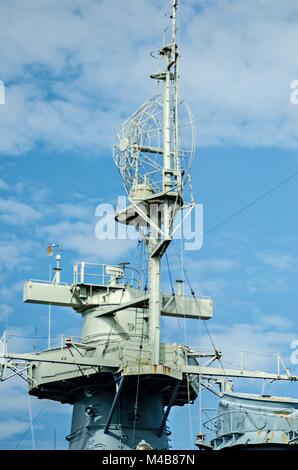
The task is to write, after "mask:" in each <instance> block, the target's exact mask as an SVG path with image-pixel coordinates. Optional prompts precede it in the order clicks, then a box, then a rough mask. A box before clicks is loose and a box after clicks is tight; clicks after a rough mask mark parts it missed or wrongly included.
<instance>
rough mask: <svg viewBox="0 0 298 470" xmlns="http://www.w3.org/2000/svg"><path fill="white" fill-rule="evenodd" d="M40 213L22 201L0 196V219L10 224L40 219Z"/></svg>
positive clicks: (24, 223)
mask: <svg viewBox="0 0 298 470" xmlns="http://www.w3.org/2000/svg"><path fill="white" fill-rule="evenodd" d="M41 217H42V214H41V213H40V212H39V211H37V210H36V209H34V208H33V207H31V206H29V205H28V204H25V203H24V202H20V201H17V200H15V199H4V198H0V220H1V221H2V222H4V223H6V224H11V225H27V224H29V223H31V222H36V221H37V220H39V219H41Z"/></svg>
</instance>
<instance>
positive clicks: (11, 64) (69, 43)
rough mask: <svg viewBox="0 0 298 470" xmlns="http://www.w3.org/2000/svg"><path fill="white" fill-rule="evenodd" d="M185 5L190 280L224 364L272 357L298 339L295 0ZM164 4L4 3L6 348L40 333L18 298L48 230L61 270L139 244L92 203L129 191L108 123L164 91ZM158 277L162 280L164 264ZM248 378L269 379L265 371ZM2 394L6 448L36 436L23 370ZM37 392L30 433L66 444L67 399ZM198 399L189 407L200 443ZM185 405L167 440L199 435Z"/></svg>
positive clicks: (1, 199)
mask: <svg viewBox="0 0 298 470" xmlns="http://www.w3.org/2000/svg"><path fill="white" fill-rule="evenodd" d="M181 3H182V6H181V11H180V20H179V40H180V44H181V54H182V61H181V62H182V63H181V65H182V77H181V94H182V95H183V96H184V97H185V99H186V100H187V101H188V102H189V103H190V104H191V107H192V109H193V112H194V115H195V119H196V123H197V137H198V149H197V154H196V159H195V163H194V167H193V171H192V177H193V186H194V191H195V195H196V199H197V200H198V201H199V202H202V203H203V204H204V231H205V239H204V246H203V248H202V249H201V250H200V251H198V252H192V253H186V255H185V266H186V268H187V270H188V272H189V277H190V280H191V283H192V285H193V287H194V289H195V291H196V293H197V294H198V295H207V296H211V297H213V299H214V305H215V312H214V313H215V317H214V319H213V320H212V321H210V322H209V323H208V326H209V328H210V330H211V332H212V336H213V338H214V341H215V343H216V345H217V347H218V348H219V349H221V350H222V351H223V352H224V353H226V356H225V357H226V364H227V365H228V364H231V365H235V366H236V365H239V358H240V355H239V352H240V350H244V351H247V353H245V358H246V361H247V362H246V364H247V365H248V366H249V367H254V368H258V369H265V370H270V369H273V370H276V360H275V357H276V353H277V352H280V354H281V355H282V356H283V359H284V361H285V362H286V363H287V364H290V356H291V353H292V350H291V342H292V341H293V340H295V339H297V338H298V329H297V318H296V316H297V315H296V312H297V301H296V292H297V271H298V263H297V258H298V255H297V253H298V250H297V248H298V236H297V233H298V221H297V212H298V208H297V205H296V201H297V196H298V190H297V178H296V179H295V176H294V175H296V172H297V171H298V169H297V161H298V160H297V147H298V106H294V105H293V104H291V102H290V94H291V88H290V85H291V82H292V81H293V80H296V79H298V63H297V43H298V4H297V2H293V1H292V0H284V1H283V2H271V1H269V0H253V1H251V0H240V1H239V0H238V1H233V0H213V1H210V0H206V1H204V0H202V1H201V0H187V1H186V0H185V1H184V2H183V1H181ZM168 5H169V2H168V0H158V1H157V0H128V1H127V2H122V1H120V0H101V1H97V0H84V1H83V0H60V1H58V0H26V1H21V0H2V1H1V4H0V43H1V47H0V63H1V67H0V79H1V80H3V81H4V82H5V84H6V104H5V105H1V106H0V224H1V225H0V226H1V238H0V279H1V283H0V321H1V322H2V324H1V330H4V328H5V324H6V323H7V324H8V329H9V335H10V342H9V348H10V350H11V351H17V352H19V351H23V352H25V351H29V350H33V349H34V348H40V349H42V348H44V347H45V345H46V342H47V339H46V337H47V308H46V307H43V306H29V305H23V304H22V284H23V281H24V280H25V279H28V278H35V279H47V278H48V275H49V259H48V258H47V256H46V247H47V245H48V243H51V242H55V243H60V244H61V245H62V246H63V249H64V252H63V267H64V271H63V277H64V280H66V279H69V280H70V279H71V264H72V262H73V261H74V260H77V259H85V260H93V261H95V262H99V263H101V262H108V263H111V262H113V261H116V262H117V261H119V260H120V261H122V260H123V259H125V260H126V259H128V260H130V259H132V258H133V257H135V249H136V243H134V242H132V241H125V242H122V243H121V244H120V243H119V242H117V241H113V240H109V241H98V240H97V239H96V237H95V224H96V221H97V219H96V217H95V208H96V206H97V205H98V204H99V203H103V202H105V203H106V202H107V203H114V202H115V201H116V199H117V197H118V195H121V194H124V191H123V189H122V184H121V181H120V178H119V176H118V173H117V172H116V170H115V167H114V163H113V160H112V146H113V143H114V142H115V133H116V131H117V129H118V128H119V126H120V125H121V123H122V122H123V120H124V119H126V118H127V117H128V116H129V115H130V114H131V113H132V112H133V111H134V110H135V109H136V108H137V107H138V106H139V105H140V104H142V103H143V102H144V101H145V100H146V99H148V98H150V97H151V96H153V95H155V94H156V93H159V92H160V88H158V85H157V84H156V83H155V82H152V81H150V79H149V78H148V77H149V74H150V73H151V72H154V71H158V70H159V69H160V68H161V64H160V63H159V61H158V60H155V59H153V58H151V57H150V52H152V51H156V50H157V49H158V47H159V46H160V44H161V43H162V41H163V31H164V29H165V27H166V26H167V17H166V16H165V13H166V12H167V11H168ZM165 35H167V32H166V33H165ZM289 177H291V178H290V179H289V180H288V181H287V182H286V183H284V184H282V185H281V186H280V187H279V188H277V187H278V186H279V185H280V183H283V182H284V181H285V180H286V179H288V178H289ZM273 188H276V190H274V191H272V192H271V189H273ZM267 192H268V195H267V196H265V197H263V198H261V199H260V200H259V201H258V202H256V204H253V205H252V206H250V207H249V208H248V209H247V210H245V211H243V212H240V213H239V214H238V215H237V216H235V217H233V218H232V219H230V216H231V215H233V214H234V213H237V212H238V211H239V210H240V209H241V208H243V207H246V206H248V205H249V204H250V203H251V202H252V201H255V200H257V199H258V198H259V197H260V196H262V195H263V194H265V193H267ZM227 219H229V220H227ZM226 220H227V222H225V223H223V224H221V222H224V221H226ZM177 247H178V248H179V245H178V244H177ZM177 247H175V246H173V247H171V248H170V253H169V254H170V255H171V259H172V267H173V271H174V273H173V276H174V275H176V274H177V276H178V275H179V266H178V264H179V263H178V260H177V256H176V253H175V248H177ZM163 282H164V287H165V288H167V289H169V279H168V276H167V273H166V271H165V273H164V278H163ZM80 327H81V322H80V318H79V316H77V315H76V314H75V313H73V312H71V311H67V310H63V309H59V308H54V309H53V325H52V333H53V337H55V338H59V335H60V334H65V335H71V334H74V335H78V334H79V333H80ZM164 327H167V328H166V329H164V333H163V337H164V339H166V340H175V341H181V342H184V341H185V338H186V339H187V342H188V343H189V344H191V345H193V346H196V347H198V346H201V347H210V342H209V341H208V337H207V336H208V335H207V334H206V330H205V327H204V325H202V324H201V323H200V324H198V323H193V324H192V323H189V322H188V323H187V325H186V329H185V327H184V325H183V322H182V323H180V324H179V323H178V322H177V321H176V320H167V321H165V322H164ZM165 331H166V333H165ZM35 336H37V337H38V338H37V339H35ZM53 341H54V339H53ZM252 353H253V354H252ZM291 367H292V371H293V373H294V372H296V373H298V368H297V366H295V365H292V366H291ZM239 387H240V389H241V390H243V387H244V385H243V384H239ZM249 387H250V389H251V390H253V389H256V390H260V389H261V384H258V385H257V387H258V388H255V385H254V384H253V383H249ZM268 392H271V393H276V394H279V393H285V394H291V395H292V396H295V397H298V391H297V387H296V386H294V385H292V386H289V385H286V386H283V385H281V386H278V385H276V384H273V385H271V386H268ZM0 396H1V400H0V403H1V405H0V418H1V420H0V447H1V448H3V449H4V448H5V449H14V448H30V447H31V446H32V439H31V436H30V429H29V428H28V425H29V421H28V398H27V395H26V384H24V383H22V381H21V380H14V379H11V381H9V382H6V383H4V384H2V385H1V387H0ZM203 400H204V399H203ZM31 402H32V410H33V418H34V419H35V424H34V427H35V440H36V447H37V448H39V449H40V448H53V447H54V441H56V447H57V448H65V447H66V441H65V440H64V437H65V435H67V433H68V432H69V427H70V408H69V407H68V406H61V405H56V404H55V403H48V402H40V401H38V400H35V399H32V400H31ZM198 412H199V408H198V406H197V405H196V406H194V407H193V408H192V419H193V428H192V429H193V437H192V442H193V441H194V433H195V432H196V431H198V427H197V426H198ZM188 419H189V416H188V411H187V409H184V410H179V411H176V412H174V413H173V416H172V419H171V422H170V424H172V428H173V435H172V442H173V445H174V446H177V447H182V448H183V447H190V445H191V438H190V436H188V435H185V433H183V434H182V433H179V431H177V429H178V426H176V427H175V423H177V422H178V421H179V422H181V420H183V421H184V423H185V426H188ZM57 423H59V424H57ZM175 428H176V431H175ZM180 428H181V427H180V426H179V429H180ZM54 436H56V437H55V438H54Z"/></svg>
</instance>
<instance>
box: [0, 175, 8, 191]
mask: <svg viewBox="0 0 298 470" xmlns="http://www.w3.org/2000/svg"><path fill="white" fill-rule="evenodd" d="M6 189H9V185H8V184H7V183H6V181H4V180H3V179H1V178H0V190H1V191H2V190H6Z"/></svg>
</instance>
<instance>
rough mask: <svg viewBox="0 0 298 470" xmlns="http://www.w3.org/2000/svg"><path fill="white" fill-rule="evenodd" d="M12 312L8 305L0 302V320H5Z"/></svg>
mask: <svg viewBox="0 0 298 470" xmlns="http://www.w3.org/2000/svg"><path fill="white" fill-rule="evenodd" d="M12 312H13V308H12V307H11V306H10V305H6V304H0V320H5V319H6V318H7V317H8V315H10V314H11V313H12Z"/></svg>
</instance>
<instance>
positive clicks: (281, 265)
mask: <svg viewBox="0 0 298 470" xmlns="http://www.w3.org/2000/svg"><path fill="white" fill-rule="evenodd" d="M255 257H256V259H259V260H260V261H261V262H262V263H264V264H265V265H267V266H270V267H271V268H273V269H276V270H277V271H292V270H293V269H294V270H297V267H298V260H297V258H296V257H295V256H293V255H289V254H287V253H281V252H278V251H263V252H260V253H257V254H256V255H255Z"/></svg>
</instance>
